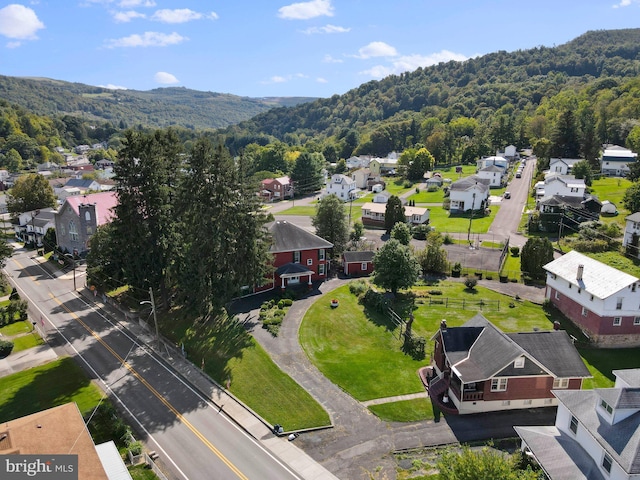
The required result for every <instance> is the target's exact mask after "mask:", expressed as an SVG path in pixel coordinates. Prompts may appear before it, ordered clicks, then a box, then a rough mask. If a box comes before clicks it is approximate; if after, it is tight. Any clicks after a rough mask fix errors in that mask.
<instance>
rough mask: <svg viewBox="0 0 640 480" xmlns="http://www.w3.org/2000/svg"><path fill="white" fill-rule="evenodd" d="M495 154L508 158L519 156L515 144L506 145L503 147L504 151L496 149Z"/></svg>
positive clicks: (514, 158)
mask: <svg viewBox="0 0 640 480" xmlns="http://www.w3.org/2000/svg"><path fill="white" fill-rule="evenodd" d="M496 156H498V157H504V158H506V159H508V160H517V159H518V158H520V154H519V153H518V149H517V148H516V146H515V145H507V146H506V147H504V151H501V150H497V151H496Z"/></svg>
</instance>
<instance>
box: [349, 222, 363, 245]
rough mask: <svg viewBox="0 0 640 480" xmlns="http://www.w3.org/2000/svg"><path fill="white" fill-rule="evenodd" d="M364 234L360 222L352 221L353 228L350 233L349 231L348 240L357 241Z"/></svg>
mask: <svg viewBox="0 0 640 480" xmlns="http://www.w3.org/2000/svg"><path fill="white" fill-rule="evenodd" d="M363 236H364V225H363V224H362V222H357V221H356V222H353V228H352V229H351V233H349V240H350V241H351V242H352V243H354V244H355V243H357V242H359V241H360V239H361V238H362V237H363Z"/></svg>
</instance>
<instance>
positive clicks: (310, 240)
mask: <svg viewBox="0 0 640 480" xmlns="http://www.w3.org/2000/svg"><path fill="white" fill-rule="evenodd" d="M268 230H269V233H270V234H271V239H272V244H271V248H270V252H271V254H272V255H273V267H274V273H273V277H272V279H270V280H269V282H268V283H266V284H265V285H262V286H260V287H257V288H255V289H254V291H255V292H263V291H266V290H272V289H274V288H281V289H282V290H285V289H286V288H287V287H291V286H298V285H305V284H306V285H307V286H309V287H311V285H312V284H313V282H317V281H321V280H324V279H325V278H326V277H327V274H328V273H329V255H328V250H330V249H331V248H333V244H332V243H330V242H327V241H326V240H325V239H324V238H320V237H319V236H317V235H314V234H313V233H311V232H308V231H306V230H305V229H304V228H301V227H298V226H297V225H294V224H293V223H289V222H286V221H276V222H273V223H272V224H270V225H269V227H268Z"/></svg>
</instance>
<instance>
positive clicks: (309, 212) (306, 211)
mask: <svg viewBox="0 0 640 480" xmlns="http://www.w3.org/2000/svg"><path fill="white" fill-rule="evenodd" d="M315 214H316V207H314V206H311V205H301V206H297V207H291V208H287V209H286V210H283V211H281V212H278V213H277V215H304V216H308V217H313V216H314V215H315Z"/></svg>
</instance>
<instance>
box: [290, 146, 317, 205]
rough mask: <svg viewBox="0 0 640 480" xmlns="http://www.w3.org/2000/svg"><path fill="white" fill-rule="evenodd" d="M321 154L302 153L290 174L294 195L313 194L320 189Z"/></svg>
mask: <svg viewBox="0 0 640 480" xmlns="http://www.w3.org/2000/svg"><path fill="white" fill-rule="evenodd" d="M322 158H324V157H322V154H311V153H308V152H303V153H301V154H300V156H299V157H298V158H297V159H296V164H295V166H294V167H293V171H292V172H291V181H292V182H293V184H294V190H295V193H296V195H305V194H309V193H314V192H317V191H318V190H320V188H322V167H323V166H324V164H323V162H322Z"/></svg>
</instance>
